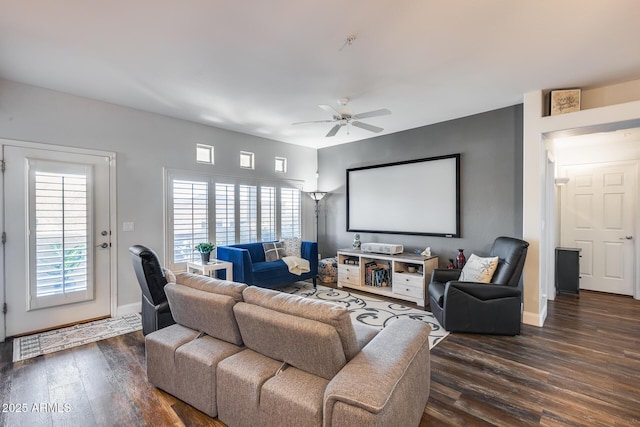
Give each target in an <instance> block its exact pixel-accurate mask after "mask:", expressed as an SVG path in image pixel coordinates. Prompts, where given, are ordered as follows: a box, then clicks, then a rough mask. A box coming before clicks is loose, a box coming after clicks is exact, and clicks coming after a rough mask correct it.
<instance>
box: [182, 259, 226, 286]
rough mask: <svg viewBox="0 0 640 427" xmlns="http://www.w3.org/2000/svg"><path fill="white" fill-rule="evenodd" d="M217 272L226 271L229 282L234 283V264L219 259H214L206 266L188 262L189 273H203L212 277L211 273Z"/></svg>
mask: <svg viewBox="0 0 640 427" xmlns="http://www.w3.org/2000/svg"><path fill="white" fill-rule="evenodd" d="M216 270H226V271H227V280H229V281H233V263H230V262H228V261H221V260H219V259H212V260H211V261H209V263H208V264H205V265H202V263H201V262H187V273H197V272H201V274H204V275H205V276H211V273H212V272H214V271H216Z"/></svg>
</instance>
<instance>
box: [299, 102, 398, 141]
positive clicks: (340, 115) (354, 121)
mask: <svg viewBox="0 0 640 427" xmlns="http://www.w3.org/2000/svg"><path fill="white" fill-rule="evenodd" d="M348 103H349V98H342V99H340V101H339V104H340V108H339V109H335V108H333V107H332V106H330V105H325V104H319V105H318V107H320V108H322V109H323V110H325V111H326V112H328V113H330V114H332V115H333V118H332V119H328V120H311V121H306V122H296V123H292V124H293V125H301V124H305V123H336V125H335V126H334V127H332V128H331V130H330V131H329V132H328V133H327V134H326V135H325V137H331V136H335V134H336V133H338V131H339V130H340V128H341V127H343V126H348V125H352V126H355V127H358V128H360V129H365V130H368V131H370V132H375V133H378V132H382V131H383V130H384V129H383V128H381V127H378V126H373V125H370V124H368V123H363V122H360V121H359V120H360V119H368V118H371V117H378V116H386V115H388V114H391V111H389V110H387V109H386V108H382V109H380V110H374V111H367V112H366V113H360V114H353V111H351V109H350V108H349V107H347V104H348ZM348 132H349V128H348V127H347V133H348Z"/></svg>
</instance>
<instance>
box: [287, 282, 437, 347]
mask: <svg viewBox="0 0 640 427" xmlns="http://www.w3.org/2000/svg"><path fill="white" fill-rule="evenodd" d="M280 290H281V291H283V292H288V293H290V294H296V295H301V296H304V297H307V298H315V299H319V300H323V301H330V302H333V303H337V304H340V305H342V306H344V307H345V308H347V309H348V310H349V312H350V313H351V318H352V319H353V320H355V321H358V322H362V323H364V324H365V325H370V326H375V327H376V328H379V329H383V328H384V327H385V326H387V325H388V324H389V323H391V322H393V321H394V320H396V319H399V318H402V317H408V318H410V319H415V320H420V321H421V322H424V323H427V324H429V326H431V334H430V335H429V344H430V348H433V347H434V346H435V345H436V344H438V343H439V342H440V341H442V340H443V339H444V338H446V337H447V335H449V332H447V331H446V330H445V329H444V328H443V327H442V326H440V323H438V320H437V319H436V318H435V317H433V314H431V313H430V312H428V311H424V310H418V309H415V308H411V307H406V306H404V305H401V304H397V303H394V302H389V301H382V300H379V299H376V298H372V297H369V296H363V295H358V294H352V293H351V292H348V291H347V290H345V289H332V288H328V287H326V286H320V285H318V289H317V290H315V289H313V284H311V283H308V282H297V283H295V284H293V285H291V286H288V287H286V288H281V289H280Z"/></svg>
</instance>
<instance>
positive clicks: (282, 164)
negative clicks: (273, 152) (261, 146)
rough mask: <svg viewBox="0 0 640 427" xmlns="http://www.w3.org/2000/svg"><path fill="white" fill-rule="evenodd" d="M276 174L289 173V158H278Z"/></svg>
mask: <svg viewBox="0 0 640 427" xmlns="http://www.w3.org/2000/svg"><path fill="white" fill-rule="evenodd" d="M276 172H282V173H286V172H287V158H286V157H276Z"/></svg>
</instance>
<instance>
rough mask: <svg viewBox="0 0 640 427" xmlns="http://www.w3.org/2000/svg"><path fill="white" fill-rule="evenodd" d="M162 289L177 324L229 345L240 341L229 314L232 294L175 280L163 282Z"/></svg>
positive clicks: (231, 314)
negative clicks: (178, 282)
mask: <svg viewBox="0 0 640 427" xmlns="http://www.w3.org/2000/svg"><path fill="white" fill-rule="evenodd" d="M164 290H165V293H166V294H167V299H168V300H169V306H170V307H171V313H172V314H173V318H174V319H175V320H176V322H177V323H179V324H180V325H183V326H186V327H188V328H191V329H195V330H196V331H202V332H204V333H205V334H207V335H209V336H212V337H214V338H218V339H221V340H223V341H227V342H230V343H232V344H236V345H241V344H242V337H241V336H240V330H239V329H238V323H237V322H236V318H235V316H234V313H233V306H234V305H236V301H235V300H234V299H233V298H232V297H230V296H228V295H220V294H216V293H213V292H209V291H203V290H200V289H195V288H191V287H189V286H185V285H178V284H175V283H169V284H167V285H166V286H165V288H164Z"/></svg>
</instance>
